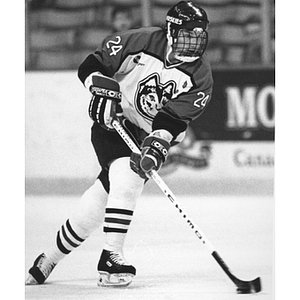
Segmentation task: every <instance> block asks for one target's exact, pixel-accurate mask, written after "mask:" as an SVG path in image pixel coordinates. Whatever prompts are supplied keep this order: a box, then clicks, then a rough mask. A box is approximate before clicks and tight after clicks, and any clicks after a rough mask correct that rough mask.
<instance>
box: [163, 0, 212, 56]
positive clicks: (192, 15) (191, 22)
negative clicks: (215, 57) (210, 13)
mask: <svg viewBox="0 0 300 300" xmlns="http://www.w3.org/2000/svg"><path fill="white" fill-rule="evenodd" d="M208 24H209V21H208V18H207V14H206V12H205V10H204V9H202V8H201V7H200V6H198V5H197V4H195V3H193V2H191V1H180V2H179V3H177V4H176V5H174V6H173V7H172V8H171V9H170V10H169V11H168V13H167V16H166V34H167V39H168V44H169V46H170V47H171V48H172V52H173V53H174V56H175V58H176V59H178V60H180V61H184V62H192V61H194V60H196V59H198V58H200V57H201V56H202V55H203V53H204V51H205V49H206V46H207V42H208V33H207V31H206V30H207V28H208Z"/></svg>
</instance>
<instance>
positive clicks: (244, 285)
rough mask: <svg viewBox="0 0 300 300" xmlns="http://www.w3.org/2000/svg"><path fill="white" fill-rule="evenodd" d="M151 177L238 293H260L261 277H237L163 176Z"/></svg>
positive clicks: (128, 141) (117, 125)
mask: <svg viewBox="0 0 300 300" xmlns="http://www.w3.org/2000/svg"><path fill="white" fill-rule="evenodd" d="M112 125H113V127H114V128H115V130H116V131H117V132H118V134H119V135H120V136H121V138H122V139H123V140H124V142H125V143H126V144H127V145H128V147H129V148H130V149H131V150H132V152H135V153H138V154H140V153H141V151H140V149H139V148H138V147H137V146H136V144H135V143H134V142H133V140H132V139H131V137H130V136H129V135H128V134H127V132H126V131H125V129H124V128H123V126H122V125H121V124H120V123H119V121H117V120H114V121H113V122H112ZM149 175H150V177H151V178H152V179H153V180H154V181H155V183H156V184H157V185H158V187H159V188H160V189H161V190H162V192H163V193H164V194H165V196H166V197H167V198H168V199H169V200H170V201H171V202H172V203H173V204H174V206H175V208H176V209H177V210H178V212H179V213H180V214H181V215H182V217H183V218H184V219H185V220H186V222H187V224H188V226H189V228H191V229H192V230H193V231H194V233H195V234H196V236H197V237H198V239H199V240H200V241H201V242H202V244H204V245H205V246H206V248H207V249H208V250H209V252H210V254H211V255H212V256H213V258H214V259H215V260H216V261H217V263H218V264H219V265H220V267H221V268H222V269H223V271H224V272H225V273H226V274H227V276H228V277H229V278H230V279H231V280H232V281H233V283H234V284H235V285H236V287H237V293H238V294H251V293H258V292H260V291H261V280H260V277H257V278H256V279H254V280H251V281H244V280H241V279H239V278H237V277H235V276H234V275H233V274H232V273H231V271H230V270H229V267H228V266H227V265H226V263H225V262H224V260H223V259H222V258H221V256H220V255H219V254H218V252H217V251H216V249H215V248H214V247H213V245H212V244H211V243H210V242H209V240H208V239H207V238H206V236H205V235H204V233H203V232H202V231H201V230H200V228H199V227H198V226H197V225H196V223H195V222H193V221H192V220H191V218H190V217H188V215H187V214H186V212H185V211H184V209H183V208H182V206H181V205H180V204H179V202H178V201H177V199H176V197H175V195H174V194H173V193H172V191H171V190H170V189H169V187H168V186H167V185H166V184H165V182H164V181H163V180H162V178H161V177H160V176H159V175H158V173H157V172H156V171H151V172H149Z"/></svg>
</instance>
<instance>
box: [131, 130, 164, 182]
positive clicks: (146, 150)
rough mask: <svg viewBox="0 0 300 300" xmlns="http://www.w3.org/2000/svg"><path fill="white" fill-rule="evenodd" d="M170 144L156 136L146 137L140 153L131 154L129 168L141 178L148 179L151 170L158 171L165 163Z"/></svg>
mask: <svg viewBox="0 0 300 300" xmlns="http://www.w3.org/2000/svg"><path fill="white" fill-rule="evenodd" d="M169 149H170V143H169V142H167V141H166V140H164V139H162V138H160V137H157V136H148V137H146V138H145V139H144V142H143V144H142V153H141V155H138V154H136V153H132V154H131V159H130V167H131V169H132V170H133V171H134V172H136V173H137V174H138V175H140V177H142V178H148V176H147V173H149V172H150V171H151V170H156V171H158V170H159V169H160V168H161V166H162V164H163V163H164V162H165V161H166V159H167V156H168V151H169Z"/></svg>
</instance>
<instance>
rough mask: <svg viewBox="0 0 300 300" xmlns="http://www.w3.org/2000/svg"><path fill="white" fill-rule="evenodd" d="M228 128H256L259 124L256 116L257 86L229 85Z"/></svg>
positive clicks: (227, 96) (227, 91)
mask: <svg viewBox="0 0 300 300" xmlns="http://www.w3.org/2000/svg"><path fill="white" fill-rule="evenodd" d="M225 91H226V98H227V123H226V125H227V128H232V129H234V128H254V127H256V126H257V125H258V122H257V116H256V100H255V99H256V92H257V88H256V87H254V86H249V87H245V88H240V87H235V86H231V87H227V88H226V89H225Z"/></svg>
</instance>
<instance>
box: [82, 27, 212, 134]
mask: <svg viewBox="0 0 300 300" xmlns="http://www.w3.org/2000/svg"><path fill="white" fill-rule="evenodd" d="M166 49H167V39H166V36H165V32H164V30H163V29H161V28H156V27H155V28H154V27H151V28H141V29H136V30H129V31H127V32H124V33H118V34H115V35H111V36H108V37H107V38H106V39H105V40H104V41H103V44H102V46H101V48H99V49H97V51H96V52H95V53H94V54H93V55H90V56H89V57H88V58H87V59H86V60H85V61H84V62H83V63H82V65H81V66H80V67H79V72H78V75H79V78H80V79H81V81H82V82H84V81H85V79H86V78H87V76H88V75H89V74H91V73H92V72H95V71H100V72H101V73H102V74H104V75H106V76H109V77H112V78H114V79H115V80H116V81H118V83H119V84H120V90H121V92H122V102H121V105H122V108H123V111H124V116H125V117H126V118H128V119H129V120H130V121H131V122H132V123H133V124H135V125H137V126H138V127H140V128H142V129H144V130H145V131H146V132H148V133H150V132H151V131H152V130H154V129H166V130H168V131H169V132H171V133H172V134H173V136H174V137H176V136H177V135H178V134H179V133H180V132H182V131H184V130H185V129H186V125H187V124H188V123H189V122H190V121H191V120H193V119H195V118H197V117H198V116H199V115H200V114H201V113H202V112H203V110H204V109H205V107H206V106H207V104H208V102H209V101H210V99H211V94H212V86H213V79H212V74H211V69H210V65H209V64H208V63H207V62H206V61H205V59H204V58H202V59H198V60H196V61H194V62H192V63H182V62H180V63H177V64H170V63H169V62H168V61H166Z"/></svg>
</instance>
